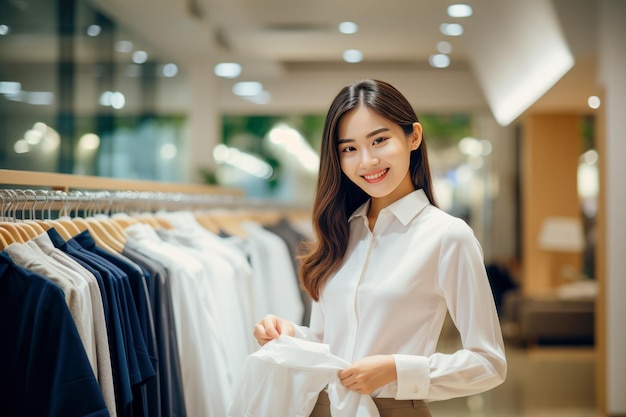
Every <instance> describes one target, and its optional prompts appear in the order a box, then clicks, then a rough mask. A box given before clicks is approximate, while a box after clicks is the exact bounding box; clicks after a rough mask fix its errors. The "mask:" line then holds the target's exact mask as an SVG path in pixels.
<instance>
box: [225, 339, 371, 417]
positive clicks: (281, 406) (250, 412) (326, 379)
mask: <svg viewBox="0 0 626 417" xmlns="http://www.w3.org/2000/svg"><path fill="white" fill-rule="evenodd" d="M349 365H350V364H349V363H348V362H347V361H345V360H343V359H341V358H338V357H337V356H335V355H333V354H332V353H331V352H330V349H329V347H328V345H325V344H322V343H314V342H310V341H306V340H300V339H295V338H292V337H289V336H281V337H279V338H278V339H275V340H272V341H271V342H268V343H266V344H265V345H263V347H262V348H261V349H259V350H257V351H256V352H255V353H253V354H251V355H250V356H248V358H247V359H246V362H245V364H244V374H243V378H242V379H241V382H240V386H239V389H238V391H237V394H236V396H235V399H234V401H233V404H232V406H231V408H230V411H229V414H228V416H229V417H268V416H272V417H308V416H309V415H310V414H311V411H313V408H314V407H315V403H316V401H317V397H318V395H319V393H320V392H321V391H322V390H323V389H324V388H325V387H327V388H326V390H327V392H328V398H329V400H330V404H331V407H330V411H331V415H332V417H379V416H380V414H379V413H378V409H377V408H376V404H374V401H373V400H372V398H371V397H370V396H369V395H363V394H359V393H357V392H356V391H352V390H349V389H347V388H345V387H344V386H343V385H341V383H340V382H339V377H338V376H337V373H338V372H339V371H340V370H342V369H345V368H346V367H348V366H349Z"/></svg>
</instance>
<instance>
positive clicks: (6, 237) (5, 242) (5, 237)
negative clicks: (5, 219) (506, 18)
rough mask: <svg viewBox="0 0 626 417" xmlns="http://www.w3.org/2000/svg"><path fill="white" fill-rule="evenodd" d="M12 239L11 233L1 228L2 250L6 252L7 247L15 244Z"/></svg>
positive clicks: (0, 244)
mask: <svg viewBox="0 0 626 417" xmlns="http://www.w3.org/2000/svg"><path fill="white" fill-rule="evenodd" d="M12 239H13V236H11V233H9V232H8V231H6V230H5V229H3V228H2V227H0V246H2V247H1V248H0V249H2V250H5V249H6V248H7V246H9V245H10V244H11V243H14V242H13V240H12Z"/></svg>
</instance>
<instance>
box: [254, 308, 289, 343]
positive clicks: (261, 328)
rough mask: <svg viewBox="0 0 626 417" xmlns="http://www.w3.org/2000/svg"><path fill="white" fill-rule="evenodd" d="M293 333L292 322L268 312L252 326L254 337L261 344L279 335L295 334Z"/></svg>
mask: <svg viewBox="0 0 626 417" xmlns="http://www.w3.org/2000/svg"><path fill="white" fill-rule="evenodd" d="M295 334H296V328H295V327H294V325H293V323H292V322H290V321H289V320H285V319H281V318H280V317H278V316H275V315H273V314H268V315H267V316H265V317H264V318H263V320H261V321H260V322H259V323H258V324H257V325H256V326H254V337H255V338H256V340H257V342H259V345H261V346H263V345H264V344H266V343H267V342H269V341H271V340H274V339H278V337H279V336H280V335H285V336H295Z"/></svg>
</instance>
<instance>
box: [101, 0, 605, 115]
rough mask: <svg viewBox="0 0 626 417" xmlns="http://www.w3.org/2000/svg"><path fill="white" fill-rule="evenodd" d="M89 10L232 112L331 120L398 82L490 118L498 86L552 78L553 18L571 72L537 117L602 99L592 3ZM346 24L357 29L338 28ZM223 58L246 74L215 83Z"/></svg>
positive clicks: (153, 5)
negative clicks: (262, 94)
mask: <svg viewBox="0 0 626 417" xmlns="http://www.w3.org/2000/svg"><path fill="white" fill-rule="evenodd" d="M90 2H91V3H92V4H93V5H94V6H95V7H96V8H97V9H99V10H101V11H102V12H103V13H105V14H107V15H109V16H110V17H111V18H112V19H113V20H114V21H116V22H117V23H118V24H119V26H120V27H122V28H123V30H125V31H128V32H132V33H133V34H134V35H135V36H136V37H139V38H142V39H145V41H146V43H148V44H150V45H152V47H154V49H155V50H156V51H155V52H151V55H152V56H155V54H156V56H158V57H159V59H161V60H164V61H165V60H171V61H174V62H176V63H177V64H178V65H179V66H180V67H181V68H183V69H186V70H187V73H188V74H195V75H193V76H195V77H196V80H197V77H198V74H200V76H201V77H203V76H206V77H207V80H211V81H210V82H211V83H214V84H213V85H214V88H215V91H216V92H217V94H218V95H219V100H218V103H219V108H220V109H221V110H222V111H223V112H257V113H259V112H261V113H273V112H283V113H284V112H290V111H291V112H293V111H299V112H303V111H314V112H323V111H325V109H326V107H327V105H328V103H329V101H330V99H331V98H332V97H333V96H334V94H335V93H336V92H337V91H338V89H339V88H340V87H341V86H343V85H345V84H346V83H348V82H349V81H351V80H354V79H357V78H366V77H367V78H370V77H375V78H381V79H385V80H387V81H390V82H392V83H394V84H396V85H397V86H398V87H399V88H400V89H401V90H402V91H403V92H405V94H406V95H407V96H408V97H409V99H410V100H411V102H412V104H413V105H414V107H415V108H416V110H417V111H418V112H425V111H427V112H455V111H483V110H484V111H489V110H492V111H493V110H494V104H493V103H492V102H491V101H492V97H491V91H490V88H493V87H492V86H490V83H491V82H492V81H494V80H498V82H500V84H499V85H500V86H501V85H503V84H502V83H504V85H505V86H506V85H509V86H515V85H517V84H518V83H519V82H520V81H522V79H523V78H524V76H525V75H526V74H527V73H530V72H539V73H542V71H546V72H547V71H548V70H550V65H552V64H549V63H546V64H543V65H544V67H542V66H541V65H542V62H539V60H538V59H536V58H535V56H534V55H533V51H537V50H541V49H542V48H543V45H544V44H548V43H550V42H549V39H551V38H552V36H553V35H552V33H548V32H545V31H544V27H543V26H542V23H541V22H542V21H544V20H545V19H544V18H543V17H545V16H546V15H551V16H552V15H553V17H555V19H554V20H555V24H556V31H557V32H558V34H559V35H562V37H563V40H564V44H565V45H566V46H567V49H569V52H571V54H572V56H573V65H572V66H571V68H568V69H566V70H564V71H563V72H565V75H564V76H563V77H561V76H560V75H559V76H558V77H557V78H556V79H555V80H554V82H556V84H554V86H553V87H552V88H551V89H550V91H548V92H547V93H546V94H543V92H542V93H541V95H540V96H541V97H539V99H538V100H536V99H533V100H532V103H531V104H533V105H532V107H531V108H530V109H531V110H533V111H534V110H537V111H580V112H585V111H588V109H586V107H585V105H586V99H587V97H588V96H589V95H592V94H597V87H596V78H597V77H596V67H595V62H596V57H595V55H596V44H597V42H596V30H595V13H596V7H597V6H596V2H595V1H594V0H552V1H550V0H506V1H503V0H467V1H465V3H467V4H470V5H471V6H472V7H473V10H474V12H473V15H472V16H470V17H465V18H451V17H449V16H448V15H447V12H446V9H447V6H448V5H449V4H451V3H452V1H450V0H448V1H444V0H384V1H383V0H376V1H374V0H307V1H305V0H133V1H128V0H90ZM346 20H347V21H353V22H356V23H357V24H358V25H359V31H358V33H356V34H351V35H345V34H341V33H340V32H339V31H338V29H337V26H338V24H339V23H340V22H341V21H346ZM442 23H461V24H462V25H463V26H464V29H465V33H464V34H463V35H462V36H459V37H449V36H444V35H443V34H441V32H440V30H439V27H440V25H441V24H442ZM440 41H447V42H449V43H450V45H451V52H450V53H449V54H448V55H449V57H450V61H451V63H450V66H449V67H448V68H443V69H437V68H433V67H431V66H430V65H429V63H428V60H429V56H431V55H432V54H434V53H437V44H438V42H440ZM349 48H351V49H359V50H361V51H362V52H363V56H364V60H363V62H360V63H354V64H350V63H345V62H343V60H342V52H343V51H344V50H345V49H349ZM223 61H227V62H238V63H240V64H241V65H242V68H243V71H242V74H241V76H240V77H239V78H238V79H236V80H231V79H221V78H217V77H215V76H214V75H213V74H212V68H213V66H214V65H215V64H216V63H218V62H223ZM485 62H487V63H488V65H484V63H485ZM507 65H508V67H507ZM527 66H528V68H527ZM561 75H562V74H561ZM557 80H558V81H557ZM237 81H259V82H262V83H263V85H264V87H265V89H266V90H267V91H268V92H269V93H270V94H271V101H270V102H269V103H268V104H266V105H263V106H261V105H258V104H255V103H250V102H248V101H245V100H242V99H241V98H239V97H236V96H234V95H233V94H232V85H233V84H234V83H235V82H237ZM519 85H521V86H522V87H523V84H519ZM550 85H552V84H550ZM499 88H501V87H499ZM189 94H191V92H189Z"/></svg>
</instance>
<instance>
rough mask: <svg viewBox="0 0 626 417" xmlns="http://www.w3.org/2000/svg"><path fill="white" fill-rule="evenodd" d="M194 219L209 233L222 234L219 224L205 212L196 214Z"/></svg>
mask: <svg viewBox="0 0 626 417" xmlns="http://www.w3.org/2000/svg"><path fill="white" fill-rule="evenodd" d="M194 217H195V219H196V221H197V222H198V223H200V225H201V226H202V227H204V228H205V229H207V230H208V231H209V232H212V233H215V234H216V235H218V234H219V233H220V226H219V224H218V223H217V222H216V221H215V219H213V218H212V217H211V215H210V214H208V213H205V212H195V213H194Z"/></svg>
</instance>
